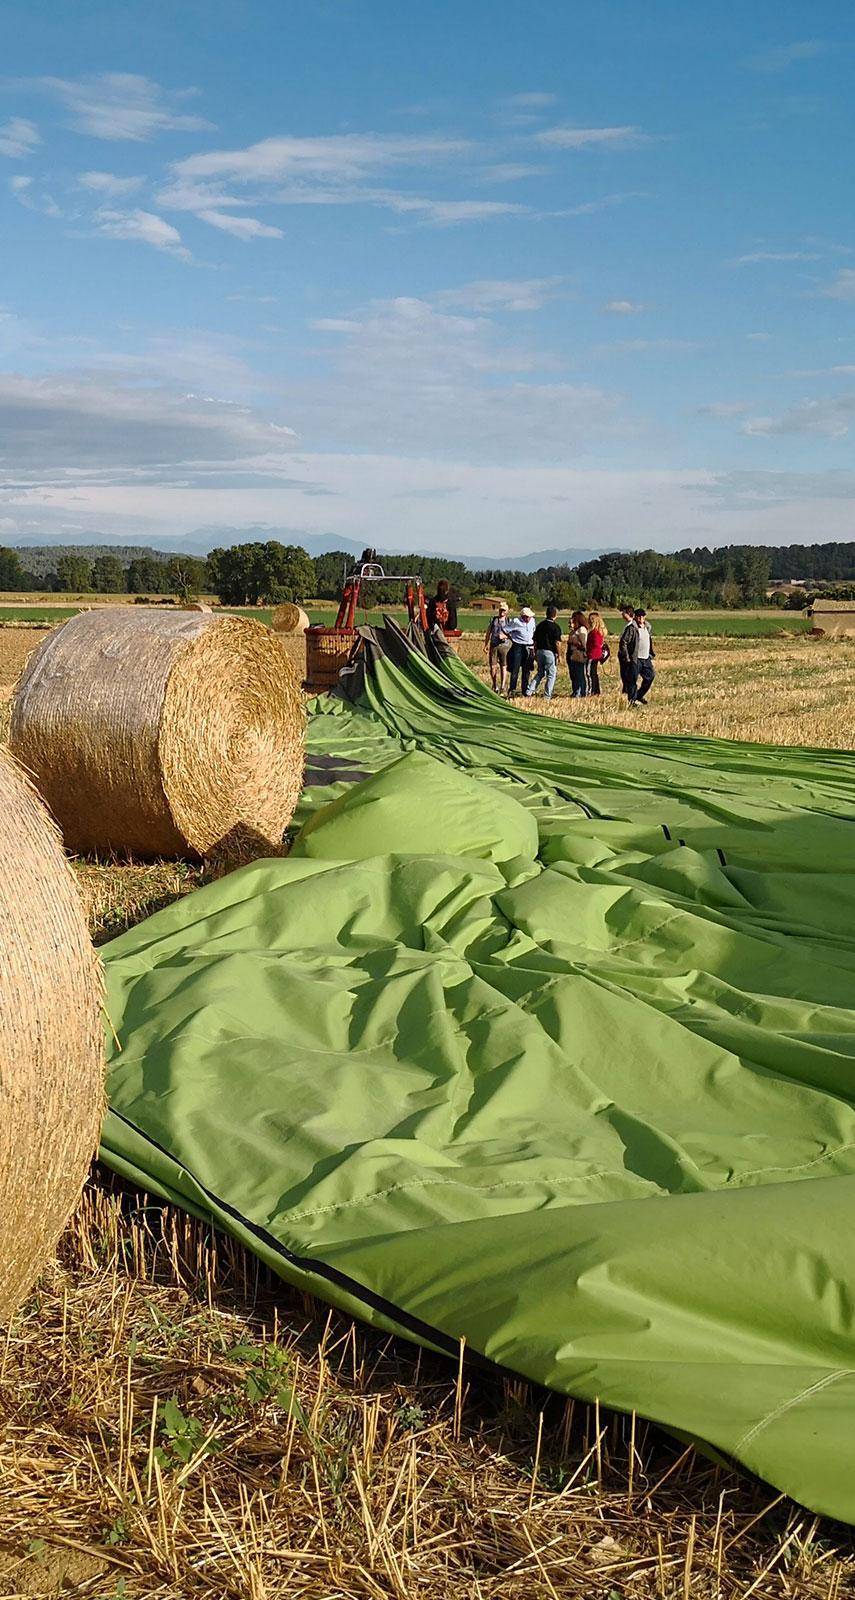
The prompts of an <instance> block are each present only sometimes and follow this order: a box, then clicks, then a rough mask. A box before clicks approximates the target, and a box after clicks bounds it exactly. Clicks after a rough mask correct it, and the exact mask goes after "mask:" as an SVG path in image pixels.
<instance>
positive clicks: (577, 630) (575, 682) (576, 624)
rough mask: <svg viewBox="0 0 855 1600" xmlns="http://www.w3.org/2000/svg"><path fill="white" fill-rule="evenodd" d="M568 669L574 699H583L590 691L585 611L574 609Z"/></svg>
mask: <svg viewBox="0 0 855 1600" xmlns="http://www.w3.org/2000/svg"><path fill="white" fill-rule="evenodd" d="M567 670H568V672H569V673H570V684H571V687H572V690H573V699H574V700H583V699H584V698H585V696H586V694H587V693H588V625H587V622H586V620H585V613H584V611H574V612H573V615H572V617H571V618H570V637H569V639H568V640H567Z"/></svg>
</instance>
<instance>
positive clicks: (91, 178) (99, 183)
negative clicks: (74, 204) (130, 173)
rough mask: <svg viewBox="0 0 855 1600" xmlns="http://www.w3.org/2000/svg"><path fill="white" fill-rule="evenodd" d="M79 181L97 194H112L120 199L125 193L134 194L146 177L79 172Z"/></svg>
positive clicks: (114, 197) (112, 196) (85, 187)
mask: <svg viewBox="0 0 855 1600" xmlns="http://www.w3.org/2000/svg"><path fill="white" fill-rule="evenodd" d="M77 182H78V183H79V184H80V185H81V187H82V188H84V189H91V190H92V191H93V193H95V194H106V195H110V196H111V198H113V199H118V198H119V196H120V195H123V194H133V193H134V191H135V190H137V189H139V188H141V187H142V185H143V184H144V183H145V179H144V178H119V177H117V176H116V174H115V173H114V172H78V174H77Z"/></svg>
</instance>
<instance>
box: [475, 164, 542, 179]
mask: <svg viewBox="0 0 855 1600" xmlns="http://www.w3.org/2000/svg"><path fill="white" fill-rule="evenodd" d="M548 171H549V168H548V167H536V166H534V165H533V164H532V162H530V161H499V162H497V163H496V165H495V166H492V167H485V168H484V170H483V172H480V173H479V175H478V177H479V182H481V183H519V182H520V180H521V179H523V178H539V177H542V175H543V173H544V172H548Z"/></svg>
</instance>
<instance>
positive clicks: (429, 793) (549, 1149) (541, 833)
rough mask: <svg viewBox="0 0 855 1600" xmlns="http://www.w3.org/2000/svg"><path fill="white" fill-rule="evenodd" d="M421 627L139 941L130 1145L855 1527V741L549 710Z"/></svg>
mask: <svg viewBox="0 0 855 1600" xmlns="http://www.w3.org/2000/svg"><path fill="white" fill-rule="evenodd" d="M402 637H403V636H401V635H400V634H399V632H398V631H397V630H395V629H394V628H392V627H391V626H390V627H388V628H387V629H382V628H381V629H375V630H372V631H371V633H370V635H369V636H368V637H367V639H366V650H365V653H364V654H365V659H364V664H363V667H362V670H361V672H360V673H359V674H358V675H357V677H356V678H355V679H354V681H353V682H352V683H351V686H350V690H349V694H350V699H347V698H344V697H329V698H327V699H325V700H319V701H317V702H315V703H313V705H312V707H311V712H312V715H311V717H310V724H309V734H308V760H307V784H306V788H305V790H304V794H303V799H302V801H301V806H300V810H299V812H298V820H299V821H300V823H301V824H302V826H301V831H300V832H299V833H298V834H297V837H296V839H295V841H294V843H293V846H292V849H291V851H290V854H289V855H288V856H287V857H286V858H284V859H276V860H269V861H260V862H256V863H255V864H253V865H251V866H248V867H245V868H243V869H241V870H240V871H238V872H235V873H233V874H231V875H230V876H227V877H224V878H222V879H220V880H218V881H217V882H215V883H212V884H211V885H209V886H208V887H207V888H204V889H202V890H199V891H198V892H197V893H195V894H193V895H192V896H189V897H187V898H185V899H182V900H180V901H178V902H177V903H176V904H174V905H172V906H170V907H168V908H167V909H165V910H163V911H160V912H158V913H157V914H156V915H155V916H153V917H151V918H149V919H148V920H147V921H146V922H143V923H142V924H140V925H139V926H138V927H136V928H133V929H131V930H130V931H129V932H128V933H126V934H124V935H122V937H121V938H119V939H117V940H115V941H113V943H112V944H111V945H109V946H108V947H107V948H106V951H105V957H106V961H105V965H106V972H107V994H108V1009H109V1013H110V1018H111V1022H112V1026H113V1028H114V1029H115V1032H116V1039H117V1043H113V1042H112V1040H111V1041H110V1042H109V1043H110V1048H111V1051H112V1055H111V1062H110V1076H109V1096H110V1111H109V1113H108V1115H107V1119H106V1122H105V1127H104V1132H103V1138H102V1148H101V1154H102V1157H103V1159H104V1160H105V1161H106V1162H107V1163H108V1164H109V1165H110V1166H112V1167H113V1168H114V1169H115V1170H117V1171H118V1172H120V1173H122V1174H124V1175H125V1176H126V1177H128V1178H130V1179H132V1180H133V1181H134V1182H137V1183H139V1184H140V1185H141V1186H143V1187H145V1188H147V1189H148V1190H150V1191H152V1192H154V1193H156V1194H159V1195H161V1196H164V1197H165V1198H167V1199H169V1200H172V1201H174V1202H176V1203H177V1204H179V1205H182V1206H184V1207H185V1208H186V1209H188V1210H190V1211H192V1212H194V1213H195V1214H197V1215H199V1216H202V1217H204V1218H209V1219H211V1220H213V1221H214V1222H215V1223H216V1224H218V1225H219V1226H222V1227H223V1228H225V1229H227V1230H229V1231H230V1232H231V1233H233V1234H234V1235H235V1236H236V1237H238V1238H240V1239H242V1240H243V1241H244V1242H245V1243H246V1244H247V1245H248V1246H249V1247H250V1248H251V1249H252V1250H254V1251H256V1253H257V1254H258V1255H259V1256H260V1257H261V1258H262V1259H263V1260H265V1261H266V1262H267V1263H268V1264H269V1265H271V1266H272V1267H273V1268H274V1269H275V1270H276V1271H278V1272H279V1273H280V1274H281V1275H282V1277H283V1278H285V1279H287V1280H288V1281H290V1282H292V1283H296V1284H299V1285H301V1286H302V1287H305V1288H308V1289H310V1290H312V1291H313V1292H315V1293H316V1294H318V1295H320V1296H322V1297H324V1298H326V1299H327V1300H329V1301H330V1302H332V1303H333V1304H336V1305H338V1306H341V1307H343V1308H344V1309H346V1310H348V1311H350V1312H353V1313H354V1314H357V1315H359V1316H361V1317H363V1318H364V1319H366V1320H367V1321H369V1322H372V1323H374V1324H375V1325H377V1326H380V1327H383V1328H387V1329H392V1330H395V1331H397V1332H400V1333H403V1334H405V1335H407V1336H409V1337H412V1338H415V1339H419V1340H421V1341H423V1342H425V1343H427V1344H430V1345H433V1346H434V1347H436V1348H438V1349H440V1350H456V1349H457V1347H458V1344H459V1341H460V1340H461V1339H465V1341H466V1345H467V1347H468V1348H469V1349H470V1350H472V1351H474V1352H478V1353H479V1354H480V1355H481V1356H483V1357H485V1358H487V1359H488V1360H490V1361H494V1362H497V1363H499V1364H501V1365H502V1366H503V1367H506V1368H509V1369H512V1370H513V1371H514V1372H517V1373H520V1374H522V1375H524V1376H525V1377H527V1378H530V1379H532V1380H536V1381H538V1382H541V1383H544V1384H547V1385H549V1386H551V1387H552V1388H554V1389H557V1390H559V1391H563V1392H565V1393H567V1394H572V1395H576V1396H579V1397H582V1398H587V1399H594V1398H597V1399H599V1400H600V1401H601V1402H602V1403H603V1404H606V1405H609V1406H614V1407H617V1408H621V1409H624V1410H636V1411H638V1412H639V1413H641V1414H643V1415H644V1416H646V1417H649V1418H652V1419H653V1420H655V1421H658V1422H660V1423H662V1424H664V1425H665V1426H668V1427H671V1428H673V1429H675V1430H676V1431H679V1432H681V1433H684V1434H688V1435H691V1436H693V1437H695V1438H696V1439H698V1440H700V1441H704V1442H706V1443H707V1444H709V1445H710V1446H712V1447H714V1448H715V1449H716V1450H718V1451H721V1452H723V1453H726V1454H727V1455H729V1456H731V1457H733V1458H734V1459H736V1460H737V1461H739V1462H741V1463H742V1464H744V1465H745V1466H746V1467H747V1468H749V1469H750V1470H751V1471H753V1472H755V1473H757V1474H759V1475H760V1476H762V1477H764V1478H766V1479H768V1480H769V1482H770V1483H773V1484H775V1485H776V1486H777V1487H779V1488H780V1489H782V1490H785V1491H787V1492H788V1493H789V1494H791V1495H793V1496H794V1497H795V1498H797V1499H799V1500H801V1501H802V1502H803V1503H804V1504H806V1505H808V1506H809V1507H811V1508H812V1509H814V1510H816V1511H818V1512H823V1513H826V1514H830V1515H833V1516H836V1517H840V1518H843V1519H845V1520H847V1521H850V1522H855V1330H853V1321H855V1248H853V1244H852V1220H851V1219H852V1216H853V1213H855V827H853V824H854V823H855V757H853V756H852V755H850V754H848V753H841V752H834V751H825V750H810V749H786V748H779V747H775V746H760V745H747V744H737V743H729V742H726V741H717V740H704V739H697V738H665V737H654V736H652V735H648V734H645V733H644V732H643V730H636V729H630V730H625V729H615V728H606V727H600V726H597V727H595V726H593V725H583V724H580V723H575V724H574V723H573V722H570V721H562V720H559V719H558V718H555V717H550V716H547V715H544V716H538V715H529V714H527V713H525V712H520V711H518V710H516V709H515V708H513V707H511V706H508V705H507V704H505V703H503V702H501V701H500V700H499V699H498V698H497V697H496V696H495V695H492V694H491V692H490V691H489V690H486V689H485V688H484V687H483V686H482V685H481V684H480V683H479V681H478V680H477V679H476V678H474V677H473V676H472V674H471V673H469V671H468V669H467V668H466V667H465V666H463V665H462V664H461V663H460V662H459V661H458V660H456V659H455V658H453V657H451V658H445V657H443V656H440V655H438V654H437V653H436V652H433V658H431V655H429V654H428V653H427V652H426V651H425V650H424V649H421V650H420V649H417V648H414V647H413V646H412V645H411V644H408V643H407V642H406V641H403V642H402Z"/></svg>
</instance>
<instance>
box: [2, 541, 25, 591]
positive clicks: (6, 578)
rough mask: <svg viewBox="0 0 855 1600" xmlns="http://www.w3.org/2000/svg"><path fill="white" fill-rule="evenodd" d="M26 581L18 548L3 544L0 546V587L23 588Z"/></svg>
mask: <svg viewBox="0 0 855 1600" xmlns="http://www.w3.org/2000/svg"><path fill="white" fill-rule="evenodd" d="M24 581H25V573H24V569H23V567H22V566H21V558H20V556H19V555H18V552H17V550H9V549H8V548H7V547H6V546H3V547H2V548H0V589H15V590H21V589H23V587H24Z"/></svg>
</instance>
